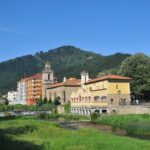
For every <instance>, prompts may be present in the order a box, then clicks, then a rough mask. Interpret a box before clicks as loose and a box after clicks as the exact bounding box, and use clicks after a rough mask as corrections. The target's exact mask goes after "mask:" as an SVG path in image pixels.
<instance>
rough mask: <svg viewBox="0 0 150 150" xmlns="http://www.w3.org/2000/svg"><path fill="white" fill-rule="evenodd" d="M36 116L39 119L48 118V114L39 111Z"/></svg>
mask: <svg viewBox="0 0 150 150" xmlns="http://www.w3.org/2000/svg"><path fill="white" fill-rule="evenodd" d="M37 117H38V118H39V119H47V118H48V114H46V113H43V112H42V113H39V114H38V115H37Z"/></svg>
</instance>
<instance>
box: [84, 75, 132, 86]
mask: <svg viewBox="0 0 150 150" xmlns="http://www.w3.org/2000/svg"><path fill="white" fill-rule="evenodd" d="M104 80H124V81H129V80H131V78H128V77H123V76H118V75H107V76H104V77H100V78H95V79H92V80H90V81H89V82H87V83H85V84H90V83H95V82H99V81H104Z"/></svg>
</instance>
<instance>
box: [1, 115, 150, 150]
mask: <svg viewBox="0 0 150 150" xmlns="http://www.w3.org/2000/svg"><path fill="white" fill-rule="evenodd" d="M149 147H150V142H149V141H146V140H145V141H143V140H138V139H132V138H128V137H119V136H115V135H109V134H105V133H101V132H98V131H97V130H93V129H80V130H76V131H71V130H67V129H63V128H60V127H58V125H57V124H55V123H50V122H43V121H39V120H36V119H33V118H25V117H24V118H18V119H12V120H1V121H0V149H1V150H8V149H9V150H27V149H28V150H77V149H79V150H118V149H121V150H131V149H136V150H148V149H149Z"/></svg>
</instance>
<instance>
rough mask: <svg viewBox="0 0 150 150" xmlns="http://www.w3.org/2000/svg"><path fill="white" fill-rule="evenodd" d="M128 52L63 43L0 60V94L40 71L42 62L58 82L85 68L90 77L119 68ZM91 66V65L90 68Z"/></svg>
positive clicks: (42, 66)
mask: <svg viewBox="0 0 150 150" xmlns="http://www.w3.org/2000/svg"><path fill="white" fill-rule="evenodd" d="M128 56H130V55H128V54H120V53H117V54H114V55H110V56H102V55H100V54H95V53H92V52H86V51H83V50H81V49H79V48H76V47H73V46H63V47H59V48H56V49H53V50H49V51H48V52H39V53H36V54H35V55H34V56H32V55H28V56H24V57H18V58H16V59H13V60H9V61H5V62H2V63H0V83H1V84H0V93H2V94H5V93H6V92H7V91H8V90H14V89H16V84H17V81H18V80H20V79H21V78H22V77H27V76H30V75H33V74H35V73H38V72H41V71H42V70H43V68H44V65H45V62H46V61H49V62H50V63H51V65H52V68H53V69H54V71H55V76H56V77H58V79H59V81H60V80H62V79H63V77H64V76H66V77H70V76H73V77H78V78H79V77H80V72H81V71H83V70H86V71H88V72H89V73H90V77H91V78H93V77H96V75H97V74H98V72H100V71H103V70H106V69H110V68H116V67H118V66H119V65H120V64H121V62H122V61H123V60H124V59H125V58H127V57H128ZM93 66H94V67H93Z"/></svg>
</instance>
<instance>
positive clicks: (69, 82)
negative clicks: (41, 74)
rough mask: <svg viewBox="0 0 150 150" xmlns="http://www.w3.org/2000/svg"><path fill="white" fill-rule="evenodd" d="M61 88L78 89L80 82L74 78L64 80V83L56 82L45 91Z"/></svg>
mask: <svg viewBox="0 0 150 150" xmlns="http://www.w3.org/2000/svg"><path fill="white" fill-rule="evenodd" d="M61 86H72V87H80V86H81V80H79V79H76V78H69V79H66V81H64V82H58V83H54V84H50V85H49V86H48V87H47V89H52V88H56V87H61Z"/></svg>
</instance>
